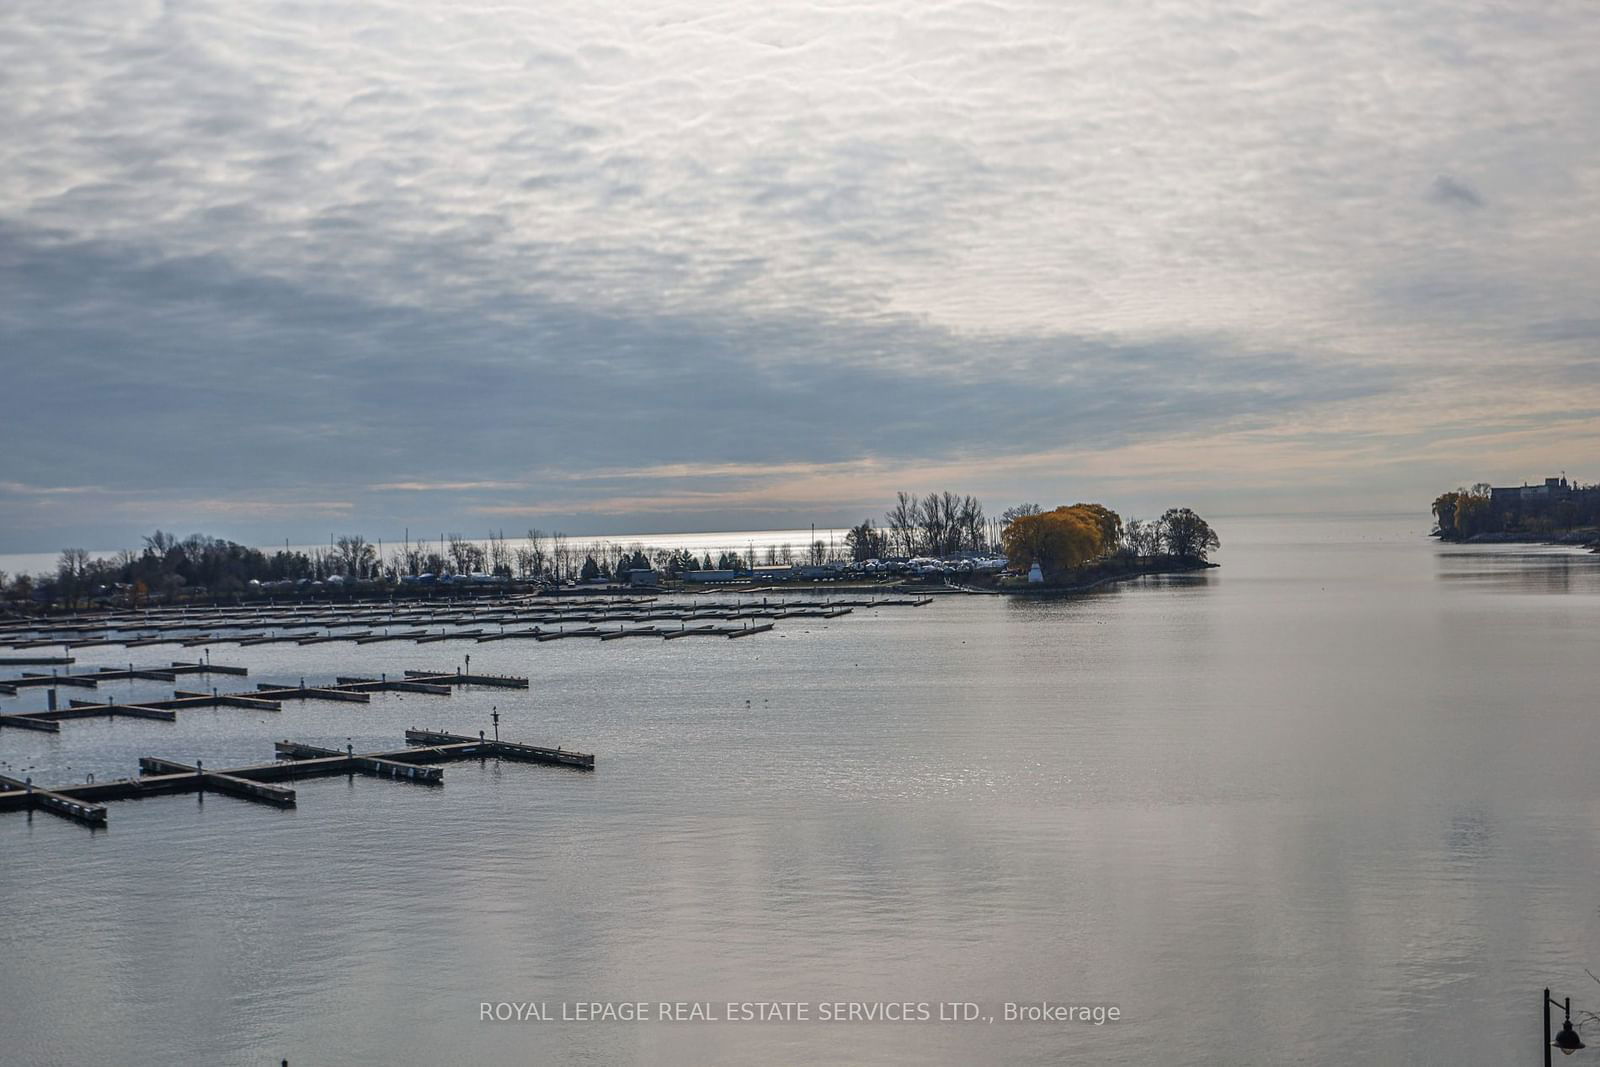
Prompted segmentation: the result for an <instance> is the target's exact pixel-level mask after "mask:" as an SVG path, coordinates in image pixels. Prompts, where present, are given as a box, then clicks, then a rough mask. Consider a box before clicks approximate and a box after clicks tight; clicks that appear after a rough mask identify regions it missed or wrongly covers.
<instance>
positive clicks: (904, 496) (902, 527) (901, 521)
mask: <svg viewBox="0 0 1600 1067" xmlns="http://www.w3.org/2000/svg"><path fill="white" fill-rule="evenodd" d="M918 511H919V508H918V504H917V498H916V497H914V496H912V495H911V494H910V493H905V492H901V493H897V494H895V505H894V507H892V508H890V509H889V512H888V514H886V515H885V516H884V522H885V525H887V526H888V527H889V542H890V544H891V545H892V546H893V547H894V549H895V551H897V552H899V553H900V554H901V555H902V556H914V555H916V546H917V526H918V523H919V521H920V519H919V516H918Z"/></svg>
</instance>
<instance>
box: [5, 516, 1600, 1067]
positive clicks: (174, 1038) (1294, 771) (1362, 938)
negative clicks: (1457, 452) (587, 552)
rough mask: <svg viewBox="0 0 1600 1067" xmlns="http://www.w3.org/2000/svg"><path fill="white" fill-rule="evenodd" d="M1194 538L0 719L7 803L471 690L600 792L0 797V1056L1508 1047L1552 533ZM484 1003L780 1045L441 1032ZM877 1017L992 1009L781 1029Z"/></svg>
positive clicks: (1528, 904)
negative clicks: (289, 699)
mask: <svg viewBox="0 0 1600 1067" xmlns="http://www.w3.org/2000/svg"><path fill="white" fill-rule="evenodd" d="M1221 533H1222V536H1223V539H1224V542H1225V549H1224V551H1223V552H1222V553H1221V554H1220V555H1219V557H1218V558H1219V560H1220V561H1221V562H1222V564H1223V567H1222V568H1221V569H1219V570H1216V571H1212V572H1210V573H1207V574H1204V575H1199V576H1188V577H1182V578H1168V579H1155V580H1146V581H1143V582H1141V583H1138V584H1136V585H1128V586H1123V587H1120V588H1116V589H1113V590H1108V591H1105V592H1103V593H1099V594H1096V595H1091V596H1087V597H1083V598H1080V599H1076V600H1071V601H1054V602H1045V603H1023V602H1017V601H1011V600H1003V599H999V598H980V597H951V598H946V599H943V600H941V601H939V602H937V603H935V604H934V605H932V606H929V607H926V608H921V609H907V608H885V609H880V610H876V611H858V612H857V613H855V614H853V615H850V616H847V617H844V618H842V619H838V620H830V621H827V622H819V621H817V620H789V621H786V622H782V623H780V624H779V627H778V630H777V631H776V632H775V633H772V634H768V635H764V636H761V637H757V638H753V639H750V640H743V641H701V642H695V641H674V642H660V641H619V642H607V643H600V642H576V641H561V642H552V643H549V644H535V643H531V642H505V643H498V644H487V645H469V644H462V643H456V642H452V643H448V644H437V645H427V646H421V647H417V646H413V645H410V644H386V645H374V646H366V647H361V648H359V649H353V648H352V646H350V645H320V646H308V647H305V648H300V647H296V646H262V647H257V648H249V649H238V648H235V647H231V646H222V647H219V648H217V649H214V650H213V653H212V655H213V658H214V659H215V660H217V661H218V662H223V663H239V664H243V665H246V666H248V667H250V668H251V677H250V678H249V679H247V680H243V679H241V680H237V681H241V682H243V681H248V682H249V683H251V684H254V683H255V682H258V681H275V680H285V681H288V680H296V679H298V678H300V677H302V676H304V677H306V678H307V679H308V680H327V679H328V678H331V676H332V675H334V674H336V673H363V674H375V673H377V672H378V671H388V672H391V673H393V672H397V671H399V670H401V669H403V668H406V667H435V666H437V667H440V668H444V669H450V668H453V667H454V665H455V664H456V663H458V662H459V657H460V656H461V655H462V654H463V653H466V652H470V653H471V655H472V666H473V669H474V671H480V670H481V671H486V672H507V673H517V674H525V675H528V676H530V677H531V678H532V679H533V680H534V681H533V687H532V688H531V690H529V691H527V692H508V691H506V690H482V689H468V690H461V691H458V692H457V693H456V694H455V695H453V696H451V697H430V696H417V695H401V694H388V695H380V696H375V697H374V698H373V701H372V703H371V704H370V705H365V706H357V705H350V706H341V705H335V704H322V703H317V704H297V703H286V704H285V705H284V710H283V711H282V712H281V713H278V714H276V715H268V714H262V713H257V712H250V711H242V710H238V709H219V710H215V711H210V710H208V711H190V712H180V719H179V721H178V722H177V723H176V724H170V723H156V722H132V721H116V722H114V723H109V724H108V723H104V722H99V721H81V722H72V723H67V724H65V725H64V726H63V728H62V732H61V733H60V734H59V735H55V736H50V735H43V734H31V733H22V732H20V731H6V732H5V733H4V734H0V760H3V761H5V764H6V766H0V772H4V773H12V774H15V773H18V771H19V770H22V771H25V772H26V773H28V774H31V775H33V777H34V778H35V780H36V781H49V782H55V781H58V780H80V779H81V778H82V776H83V774H84V773H85V772H91V771H92V772H94V773H96V774H97V775H99V776H105V775H116V776H121V775H125V774H127V773H130V772H131V771H132V770H133V769H134V768H135V767H136V765H137V759H138V757H139V756H140V755H165V756H170V757H172V758H176V759H184V758H193V757H199V758H203V759H204V760H205V762H206V764H207V765H208V766H212V767H221V766H225V765H228V764H230V763H235V762H238V763H245V762H255V761H259V760H261V759H264V758H269V757H270V754H271V750H272V741H273V740H275V739H278V738H283V737H294V738H297V739H300V740H306V741H313V742H315V741H319V740H320V741H324V742H327V743H330V744H336V745H338V746H340V747H342V746H343V745H344V743H345V741H346V738H351V739H352V743H353V744H355V745H356V746H357V749H358V750H360V749H361V748H363V747H372V748H377V747H386V748H392V747H400V745H399V743H398V742H399V739H400V735H401V732H402V731H403V730H404V729H405V728H406V727H407V726H438V727H444V728H450V729H455V730H458V731H463V732H472V733H476V732H477V730H478V729H479V728H483V727H487V725H488V717H489V711H490V708H491V706H495V707H498V708H499V710H500V711H501V712H502V714H503V716H504V718H503V719H502V725H501V732H502V734H503V735H504V736H506V737H507V738H509V739H515V740H525V741H530V742H533V743H548V744H562V745H565V746H567V747H575V748H580V749H583V750H585V751H592V752H594V753H596V755H597V757H598V770H597V771H596V772H595V773H594V774H592V775H584V774H581V773H576V772H571V771H561V770H558V769H555V768H545V767H532V766H525V765H505V766H498V765H496V764H494V763H489V764H485V765H479V764H477V763H461V764H450V765H447V767H446V771H445V779H446V785H445V786H444V788H442V789H437V790H428V789H424V788H421V787H415V786H410V785H406V784H400V783H393V782H385V781H377V780H373V779H363V778H358V779H356V780H354V781H347V780H345V779H343V778H333V779H320V780H311V781H305V782H301V783H298V784H297V788H298V790H299V806H298V807H297V808H296V809H294V810H293V811H289V812H277V811H274V810H271V809H266V808H262V807H258V806H256V805H250V804H246V803H243V802H240V801H236V800H232V799H230V798H226V797H220V796H209V797H207V798H205V799H204V800H203V801H197V799H196V798H195V797H194V796H192V795H191V796H180V797H169V798H161V799H153V800H146V801H140V802H124V803H116V804H113V805H111V806H110V817H111V826H110V829H109V830H108V831H104V832H98V833H93V834H91V833H90V832H89V831H87V830H85V829H82V828H80V827H77V826H75V825H72V824H70V823H67V822H64V821H62V820H60V819H57V818H54V817H51V816H46V815H43V814H38V815H35V816H33V817H32V818H31V819H29V818H27V817H26V816H23V815H20V814H13V815H3V816H0V907H3V912H4V921H3V923H0V968H3V970H0V1060H4V1062H6V1063H21V1064H83V1063H94V1062H99V1063H116V1064H166V1063H172V1062H183V1063H205V1064H265V1063H272V1064H275V1063H277V1062H278V1061H279V1059H280V1058H287V1059H288V1060H289V1062H290V1063H291V1064H323V1063H340V1064H374V1065H378V1064H393V1063H496V1064H498V1063H531V1062H552V1063H554V1062H563V1063H595V1064H611V1063H632V1062H643V1063H683V1064H701V1063H729V1064H736V1063H798V1062H824V1061H828V1062H866V1063H903V1064H922V1063H982V1062H1008V1063H1040V1064H1043V1063H1060V1062H1064V1061H1070V1062H1078V1063H1094V1064H1101V1063H1129V1064H1133V1063H1216V1064H1277V1063H1287V1062H1305V1063H1327V1064H1354V1063H1380V1064H1382V1063H1396V1064H1398V1063H1428V1064H1432V1063H1439V1064H1444V1063H1451V1064H1463V1063H1465V1064H1506V1063H1529V1064H1532V1063H1536V1062H1539V1061H1538V1060H1537V1059H1535V1057H1537V1056H1539V1055H1540V1051H1539V1049H1538V1047H1537V1045H1538V1043H1539V1041H1540V1025H1541V1019H1540V1014H1539V996H1540V991H1541V989H1542V988H1543V987H1544V986H1546V985H1551V986H1554V987H1555V989H1556V993H1557V995H1558V996H1561V995H1565V994H1567V993H1570V994H1572V995H1573V996H1574V998H1575V1000H1576V1002H1577V1005H1578V1006H1582V1007H1588V1008H1600V985H1597V984H1596V983H1595V982H1593V981H1591V980H1590V979H1589V978H1588V977H1587V976H1586V975H1585V974H1584V968H1585V967H1589V968H1591V969H1595V970H1596V971H1597V972H1600V909H1597V900H1596V891H1595V875H1596V872H1597V871H1600V790H1597V788H1596V781H1597V774H1600V730H1597V729H1596V727H1595V724H1594V715H1595V703H1596V702H1595V693H1596V689H1595V679H1596V669H1595V657H1596V653H1597V652H1600V647H1597V644H1596V641H1597V637H1596V635H1597V634H1600V557H1597V556H1592V555H1587V554H1583V553H1579V552H1575V551H1570V550H1563V549H1555V548H1542V547H1532V546H1496V547H1483V548H1452V547H1444V546H1440V545H1438V544H1436V543H1433V542H1430V541H1429V540H1428V539H1427V538H1426V537H1425V536H1424V535H1425V533H1426V527H1425V524H1424V523H1423V522H1422V521H1420V520H1415V519H1409V518H1388V519H1382V518H1363V519H1321V520H1317V519H1295V520H1279V519H1251V520H1233V521H1230V522H1228V523H1226V524H1224V525H1223V527H1222V529H1221ZM163 657H165V658H178V654H177V653H173V652H172V651H171V648H170V646H169V647H168V648H164V649H135V650H132V651H131V652H127V653H124V651H123V650H121V649H117V648H111V649H103V650H102V649H89V650H84V651H83V652H82V653H80V657H79V659H80V664H82V665H84V666H93V665H97V664H100V663H107V664H110V663H116V662H118V661H122V662H127V661H129V660H133V661H135V662H139V663H147V662H157V661H160V660H161V659H162V658H163ZM8 673H9V672H8ZM166 688H168V689H170V686H168V687H166ZM161 690H162V686H160V685H159V684H158V683H118V684H117V685H114V686H106V687H103V691H108V692H110V693H111V694H112V695H113V696H116V697H129V698H137V697H139V696H146V697H148V696H150V695H153V694H155V693H157V692H159V691H161ZM43 700H44V698H43V695H42V694H41V693H28V692H26V691H25V694H24V696H22V697H18V698H7V699H5V701H4V703H3V706H4V708H5V709H6V710H16V709H19V708H23V707H29V706H42V704H43ZM499 1001H518V1002H530V1001H531V1002H543V1003H544V1004H545V1005H546V1009H547V1011H548V1012H549V1013H551V1014H559V1013H560V1012H561V1011H562V1010H563V1005H571V1004H573V1003H576V1002H588V1001H610V1002H620V1001H647V1002H650V1003H651V1005H652V1011H654V1010H655V1005H656V1003H657V1002H661V1001H709V1002H713V1004H714V1005H715V1009H714V1010H715V1012H717V1013H720V1012H722V1011H723V1010H724V1008H723V1005H724V1004H725V1002H727V1001H785V1002H806V1003H807V1004H809V1005H810V1006H811V1013H812V1016H813V1019H812V1021H806V1022H792V1023H761V1022H744V1023H734V1022H682V1023H663V1022H656V1021H651V1022H649V1023H631V1022H581V1021H572V1022H561V1021H546V1022H526V1023H493V1022H484V1021H480V1018H479V1016H480V1005H481V1004H482V1003H483V1002H499ZM904 1001H911V1002H930V1003H933V1004H935V1005H936V1004H937V1003H938V1002H943V1001H952V1002H974V1003H976V1004H978V1005H979V1010H980V1011H981V1012H982V1014H983V1017H984V1018H987V1017H989V1016H995V1017H996V1021H994V1022H992V1023H991V1022H985V1021H983V1018H980V1019H979V1020H978V1021H975V1022H960V1023H958V1022H946V1023H941V1022H938V1021H936V1020H935V1021H929V1022H915V1021H914V1022H848V1021H847V1022H836V1021H820V1020H818V1019H817V1018H816V1016H817V1014H819V1012H820V1010H821V1009H820V1006H821V1005H833V1004H838V1003H841V1002H845V1003H848V1002H862V1003H877V1002H894V1003H899V1002H904ZM1007 1001H1013V1002H1039V1001H1050V1002H1054V1003H1057V1004H1071V1005H1084V1006H1094V1005H1099V1006H1115V1007H1116V1008H1118V1009H1119V1012H1120V1015H1121V1018H1120V1019H1118V1020H1117V1021H1115V1022H1108V1023H1106V1024H1105V1025H1101V1026H1096V1025H1093V1024H1092V1023H1084V1022H1068V1023H1059V1022H1036V1023H1021V1022H1013V1023H1006V1022H1004V1021H1003V1018H1000V1016H1001V1014H1002V1012H1003V1005H1004V1003H1005V1002H1007ZM934 1010H935V1011H937V1008H935V1009H934ZM1590 1029H1591V1031H1593V1033H1592V1034H1591V1044H1595V1045H1600V1030H1595V1028H1593V1027H1591V1028H1590ZM1589 1055H1591V1056H1592V1055H1593V1053H1592V1052H1591V1053H1589Z"/></svg>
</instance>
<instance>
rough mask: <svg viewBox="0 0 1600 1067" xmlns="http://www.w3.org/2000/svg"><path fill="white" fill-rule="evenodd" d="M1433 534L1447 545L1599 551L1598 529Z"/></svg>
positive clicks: (1599, 535) (1599, 533)
mask: <svg viewBox="0 0 1600 1067" xmlns="http://www.w3.org/2000/svg"><path fill="white" fill-rule="evenodd" d="M1433 536H1434V537H1437V538H1438V539H1439V540H1440V541H1442V542H1443V543H1445V544H1447V545H1557V546H1560V547H1563V548H1587V549H1589V550H1590V551H1591V552H1600V531H1596V530H1591V529H1584V530H1564V531H1562V532H1561V533H1550V534H1531V533H1504V532H1486V533H1478V534H1473V535H1472V536H1471V537H1461V538H1457V537H1445V536H1444V535H1443V534H1439V533H1435V534H1433Z"/></svg>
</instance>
